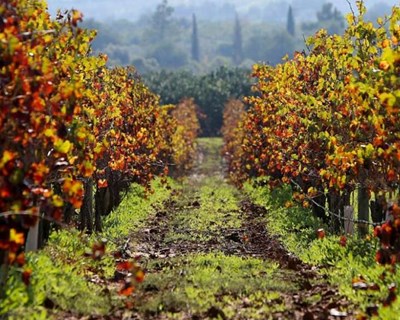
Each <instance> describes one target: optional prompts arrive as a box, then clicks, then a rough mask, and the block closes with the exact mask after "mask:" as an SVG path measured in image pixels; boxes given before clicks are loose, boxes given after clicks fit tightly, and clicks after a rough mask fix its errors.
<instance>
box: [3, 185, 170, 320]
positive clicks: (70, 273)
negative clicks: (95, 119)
mask: <svg viewBox="0 0 400 320" xmlns="http://www.w3.org/2000/svg"><path fill="white" fill-rule="evenodd" d="M170 183H171V184H173V182H172V181H170ZM153 190H154V194H152V195H150V196H148V197H146V196H145V193H144V190H143V188H141V187H139V186H133V187H132V189H131V191H130V192H129V193H128V194H127V196H126V198H125V199H124V200H123V202H122V203H121V205H120V206H119V207H118V209H117V210H115V211H114V212H112V213H111V214H110V215H109V216H108V217H107V218H106V219H105V220H104V232H103V234H98V235H92V236H89V235H86V234H84V233H81V232H78V231H77V230H75V229H71V230H60V231H55V232H53V233H52V234H51V236H50V240H49V242H48V244H47V246H46V247H45V248H44V249H43V250H40V251H39V252H36V253H30V254H28V255H27V262H26V265H25V266H24V269H23V270H22V269H19V268H12V270H11V273H10V277H9V280H8V284H7V296H6V299H4V300H3V301H0V318H1V317H2V316H4V317H7V318H8V319H48V318H50V317H51V316H52V314H51V313H52V312H49V309H53V308H54V310H55V312H57V311H60V310H65V311H69V312H72V313H76V314H79V315H105V314H108V313H109V312H110V310H112V308H114V307H118V306H120V305H121V303H122V301H121V299H120V298H119V297H118V296H117V295H115V294H112V293H108V291H109V290H108V289H109V288H106V287H105V284H104V283H103V281H102V280H103V279H107V278H110V277H112V276H113V274H114V271H115V262H114V258H113V256H112V255H111V252H112V251H114V250H115V249H116V248H117V245H118V244H119V243H121V241H122V240H123V239H124V238H126V237H127V236H128V235H129V233H130V232H133V231H135V230H138V229H139V228H140V227H142V226H143V225H144V223H145V220H146V219H147V218H148V217H149V215H151V214H153V213H155V212H156V210H157V207H159V206H161V205H162V203H163V201H164V200H166V199H167V198H168V197H169V196H170V188H166V186H164V185H162V184H161V183H160V182H159V181H158V180H156V181H155V182H154V183H153ZM101 238H106V239H107V241H108V243H107V247H106V248H107V250H106V254H105V255H104V256H103V257H102V258H101V259H99V260H94V259H92V258H87V257H85V253H87V252H88V251H91V248H92V245H93V243H96V242H98V241H99V239H101ZM28 269H30V270H32V275H31V277H30V279H29V286H26V285H25V284H24V283H23V281H22V279H21V273H23V272H24V271H25V270H28ZM88 280H90V281H88ZM92 282H95V283H92Z"/></svg>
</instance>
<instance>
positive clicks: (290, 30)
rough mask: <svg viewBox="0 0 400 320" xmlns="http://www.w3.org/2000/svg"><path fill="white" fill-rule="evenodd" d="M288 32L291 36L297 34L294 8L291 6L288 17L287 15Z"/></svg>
mask: <svg viewBox="0 0 400 320" xmlns="http://www.w3.org/2000/svg"><path fill="white" fill-rule="evenodd" d="M286 30H287V32H288V33H289V34H290V35H291V36H294V34H295V24H294V18H293V10H292V6H289V11H288V15H287V24H286Z"/></svg>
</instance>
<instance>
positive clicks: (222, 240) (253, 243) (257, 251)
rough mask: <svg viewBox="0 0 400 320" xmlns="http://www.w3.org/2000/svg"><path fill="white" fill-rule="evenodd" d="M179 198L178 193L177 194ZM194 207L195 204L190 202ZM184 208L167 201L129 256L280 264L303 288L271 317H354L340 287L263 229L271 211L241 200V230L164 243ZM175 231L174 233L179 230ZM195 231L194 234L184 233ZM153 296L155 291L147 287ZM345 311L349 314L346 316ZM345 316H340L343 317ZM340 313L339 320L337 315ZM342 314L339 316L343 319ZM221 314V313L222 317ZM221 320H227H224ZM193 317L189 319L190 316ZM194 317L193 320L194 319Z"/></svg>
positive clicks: (286, 297)
mask: <svg viewBox="0 0 400 320" xmlns="http://www.w3.org/2000/svg"><path fill="white" fill-rule="evenodd" d="M175 196H179V195H175ZM190 205H193V206H194V207H197V206H198V205H199V204H198V203H197V201H194V202H193V203H190ZM177 210H180V208H179V206H178V204H177V202H176V201H174V200H169V201H168V202H166V203H165V206H164V210H162V211H159V212H158V213H157V214H156V215H155V216H154V217H153V218H152V219H151V220H150V221H149V224H148V227H147V228H146V229H144V230H142V231H141V232H138V233H137V234H136V235H133V238H134V239H135V243H138V244H139V245H138V246H136V248H135V249H134V248H131V249H130V250H131V251H132V252H130V255H141V256H142V257H143V258H144V261H146V260H147V259H168V258H172V257H175V256H183V255H187V254H190V253H208V252H212V251H220V252H223V253H225V254H227V255H238V256H241V257H255V258H261V259H267V260H272V261H276V262H277V263H279V265H280V267H281V268H282V270H290V271H291V275H292V276H291V277H292V279H290V281H293V282H295V283H296V284H297V286H298V288H299V290H298V291H296V292H294V293H282V299H283V301H284V302H285V304H286V306H287V310H286V311H284V312H279V313H275V314H272V315H271V317H272V318H273V319H304V320H313V319H321V320H322V319H354V318H355V316H354V315H353V313H352V311H351V310H352V306H351V304H350V303H349V302H348V301H347V300H346V299H345V298H344V297H341V296H340V295H339V293H338V290H337V288H335V287H334V286H332V285H330V284H328V283H326V281H325V280H324V279H323V278H322V277H321V276H320V275H318V273H317V271H316V268H315V267H312V266H310V265H307V264H305V263H303V262H301V261H300V260H299V259H298V258H297V257H296V256H294V255H293V254H291V253H290V252H288V251H287V250H286V248H285V247H284V246H283V245H282V243H281V242H280V241H279V239H278V238H277V237H275V236H273V235H271V234H270V233H269V232H268V229H267V226H266V225H265V217H266V215H267V214H268V212H267V210H266V209H265V208H263V207H261V206H258V205H255V204H254V203H252V202H251V201H249V200H243V201H242V202H241V210H240V211H241V215H242V217H243V225H242V227H241V228H239V229H226V230H220V232H218V233H215V234H212V233H210V232H207V236H209V237H210V239H209V240H207V241H197V240H194V241H178V242H169V243H165V242H164V239H165V236H166V235H167V233H168V232H169V231H171V230H174V227H171V225H170V224H169V223H170V221H169V220H170V218H171V216H172V215H173V213H174V212H176V211H177ZM175 231H176V230H175ZM179 231H181V232H182V231H185V230H179ZM186 231H187V232H193V230H186ZM144 289H145V290H149V291H150V293H149V294H151V291H152V288H146V286H144ZM315 296H319V297H320V299H318V301H316V302H313V303H310V302H308V301H309V299H312V297H315ZM342 310H345V311H343V312H342ZM341 312H342V313H341ZM335 314H336V316H335ZM339 314H340V316H337V315H339ZM142 316H143V315H139V314H136V318H133V319H145V318H147V317H145V318H142ZM214 316H216V317H217V316H218V312H217V313H215V312H214V313H213V311H212V310H211V311H210V312H209V313H208V314H205V315H203V317H201V318H196V319H209V318H213V317H214ZM220 316H221V315H220ZM222 318H223V317H222ZM148 319H165V318H163V316H162V315H154V316H152V317H149V318H148ZM188 319H189V318H188ZM193 319H194V318H193Z"/></svg>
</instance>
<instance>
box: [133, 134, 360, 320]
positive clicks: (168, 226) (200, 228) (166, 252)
mask: <svg viewBox="0 0 400 320" xmlns="http://www.w3.org/2000/svg"><path fill="white" fill-rule="evenodd" d="M219 145H220V141H219V140H217V139H208V140H201V141H200V150H201V153H200V156H199V164H198V166H197V167H196V169H195V170H194V172H193V174H192V175H191V176H190V177H189V178H188V179H187V181H185V182H183V184H182V188H180V189H178V190H175V191H174V192H173V195H172V197H171V198H170V199H169V200H168V202H167V203H166V204H165V207H164V209H163V210H161V211H159V212H158V213H157V214H156V215H155V216H154V217H153V218H152V219H151V220H149V221H148V223H147V226H146V228H144V229H143V230H140V232H138V233H137V234H134V235H132V242H131V244H130V247H129V252H130V254H131V255H132V256H136V255H140V256H141V257H142V263H143V264H144V266H145V268H146V274H147V277H146V281H145V282H144V284H143V286H142V287H140V288H138V301H137V306H138V308H137V309H136V310H134V311H133V312H132V313H131V314H130V315H129V316H130V317H131V318H132V319H214V318H215V319H352V313H351V311H349V310H348V309H350V310H351V308H350V307H349V304H348V302H347V301H346V300H345V299H343V298H341V297H340V296H339V295H338V292H337V290H336V289H335V288H333V287H331V286H329V285H328V284H327V283H325V282H324V279H322V278H321V277H320V276H318V275H317V273H316V271H315V270H314V269H313V268H312V267H311V266H308V265H305V264H303V263H301V261H299V260H298V259H297V258H296V257H294V256H293V255H291V254H290V253H289V252H287V250H286V249H285V248H284V247H283V246H282V244H281V243H280V242H279V241H278V239H276V238H275V237H273V236H271V235H270V234H269V233H268V229H267V226H266V216H267V215H268V214H270V213H269V212H267V211H266V210H265V209H264V208H262V207H259V206H256V205H254V204H253V203H251V202H250V201H249V200H248V199H246V198H244V196H243V195H241V194H240V193H239V192H238V191H237V190H236V189H234V188H233V187H232V186H230V185H229V184H227V182H226V181H225V180H224V178H223V174H222V173H223V170H222V164H221V157H220V155H219V149H218V148H219Z"/></svg>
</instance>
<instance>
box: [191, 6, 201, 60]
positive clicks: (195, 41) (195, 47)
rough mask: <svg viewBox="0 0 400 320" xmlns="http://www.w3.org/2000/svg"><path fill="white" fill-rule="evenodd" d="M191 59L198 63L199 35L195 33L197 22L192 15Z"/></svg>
mask: <svg viewBox="0 0 400 320" xmlns="http://www.w3.org/2000/svg"><path fill="white" fill-rule="evenodd" d="M192 59H193V60H195V61H200V48H199V35H198V33H197V21H196V15H195V14H194V13H193V20H192Z"/></svg>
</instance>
